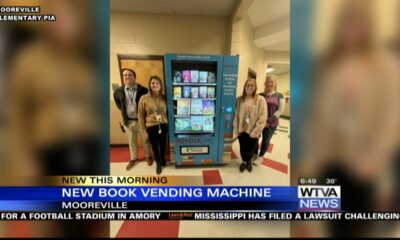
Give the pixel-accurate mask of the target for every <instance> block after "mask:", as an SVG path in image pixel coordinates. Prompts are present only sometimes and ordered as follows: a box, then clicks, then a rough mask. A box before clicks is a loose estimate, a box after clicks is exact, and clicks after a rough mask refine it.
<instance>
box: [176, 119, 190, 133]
mask: <svg viewBox="0 0 400 240" xmlns="http://www.w3.org/2000/svg"><path fill="white" fill-rule="evenodd" d="M190 130H191V120H190V118H175V131H177V132H183V131H190Z"/></svg>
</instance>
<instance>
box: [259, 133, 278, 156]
mask: <svg viewBox="0 0 400 240" xmlns="http://www.w3.org/2000/svg"><path fill="white" fill-rule="evenodd" d="M276 129H277V127H274V128H271V127H266V128H264V129H263V131H262V140H261V149H260V153H258V148H256V150H255V151H254V154H256V155H257V154H259V155H260V156H264V154H265V153H266V152H267V150H268V146H269V143H270V142H271V138H272V136H274V133H275V131H276Z"/></svg>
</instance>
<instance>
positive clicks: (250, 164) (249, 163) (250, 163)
mask: <svg viewBox="0 0 400 240" xmlns="http://www.w3.org/2000/svg"><path fill="white" fill-rule="evenodd" d="M252 170H253V164H252V162H251V161H250V162H248V163H247V171H249V172H251V171H252Z"/></svg>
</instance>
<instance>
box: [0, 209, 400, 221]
mask: <svg viewBox="0 0 400 240" xmlns="http://www.w3.org/2000/svg"><path fill="white" fill-rule="evenodd" d="M0 220H3V221H4V220H9V221H15V220H30V221H32V220H34V221H40V220H42V221H48V220H57V221H71V220H72V221H74V220H76V221H82V220H84V221H99V220H104V221H113V220H151V221H154V220H204V221H207V220H211V221H218V220H225V221H226V220H228V221H235V220H239V221H240V220H246V221H249V220H250V221H252V220H253V221H262V220H267V221H296V220H306V221H328V220H329V221H342V220H347V221H360V220H365V221H382V220H385V221H398V220H400V213H393V212H380V213H378V212H368V213H366V212H357V213H355V212H352V213H349V212H261V211H258V212H255V211H251V212H250V211H213V212H211V211H201V212H200V211H185V212H178V211H174V212H155V211H150V212H149V211H143V212H138V211H130V212H128V211H125V212H0Z"/></svg>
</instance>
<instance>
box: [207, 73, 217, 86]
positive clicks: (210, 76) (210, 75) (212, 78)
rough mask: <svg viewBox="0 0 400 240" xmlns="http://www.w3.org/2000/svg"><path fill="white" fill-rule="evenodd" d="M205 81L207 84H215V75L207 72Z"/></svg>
mask: <svg viewBox="0 0 400 240" xmlns="http://www.w3.org/2000/svg"><path fill="white" fill-rule="evenodd" d="M207 81H208V82H209V83H215V73H214V72H208V76H207Z"/></svg>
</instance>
